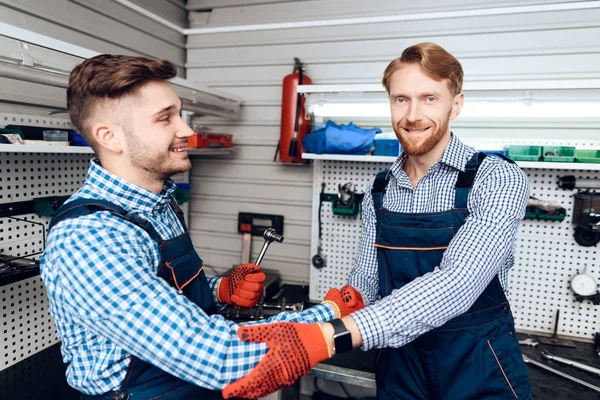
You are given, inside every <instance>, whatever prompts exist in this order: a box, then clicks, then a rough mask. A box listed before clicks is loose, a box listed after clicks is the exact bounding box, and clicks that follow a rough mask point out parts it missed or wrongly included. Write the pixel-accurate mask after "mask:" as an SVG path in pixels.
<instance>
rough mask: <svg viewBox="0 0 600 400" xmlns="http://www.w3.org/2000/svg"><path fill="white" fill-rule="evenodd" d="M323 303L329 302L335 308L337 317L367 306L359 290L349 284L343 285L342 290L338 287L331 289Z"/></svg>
mask: <svg viewBox="0 0 600 400" xmlns="http://www.w3.org/2000/svg"><path fill="white" fill-rule="evenodd" d="M323 303H329V304H330V305H331V306H332V307H333V308H334V311H335V314H336V317H337V318H343V317H345V316H346V315H348V314H350V313H353V312H354V311H358V310H360V309H362V308H364V307H365V304H364V303H363V301H362V296H361V295H360V293H359V292H358V290H356V289H354V288H353V287H352V286H348V285H346V286H344V287H342V290H341V291H340V290H338V289H336V288H332V289H329V291H328V292H327V295H326V296H325V299H324V300H323Z"/></svg>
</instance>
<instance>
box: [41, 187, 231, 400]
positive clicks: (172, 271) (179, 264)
mask: <svg viewBox="0 0 600 400" xmlns="http://www.w3.org/2000/svg"><path fill="white" fill-rule="evenodd" d="M171 208H172V209H173V210H174V211H175V213H176V214H177V218H178V219H179V221H180V222H181V224H182V226H183V228H184V233H183V234H182V235H179V236H177V237H175V238H173V239H168V240H163V239H162V238H161V237H160V235H159V234H158V232H157V231H156V230H155V229H154V227H153V226H152V224H150V222H148V221H147V220H145V219H143V218H141V217H139V216H137V215H134V214H131V213H128V212H127V211H126V210H125V209H123V208H122V207H120V206H118V205H116V204H112V203H110V202H108V201H103V200H92V199H78V200H74V201H72V202H69V203H66V204H64V205H63V206H62V207H61V208H60V209H59V210H58V211H57V213H56V215H55V216H54V218H53V219H52V222H51V224H50V228H51V227H52V226H54V225H56V224H57V223H58V222H60V221H63V220H65V219H69V218H76V217H79V216H82V215H87V214H91V213H94V212H98V211H110V212H111V213H112V214H114V215H116V216H118V217H120V218H123V219H125V220H127V221H129V222H131V223H132V224H134V225H136V226H138V227H140V228H142V229H143V230H144V231H146V233H147V234H148V235H149V236H150V238H152V239H153V240H154V241H156V243H158V248H159V252H160V265H159V266H158V272H157V275H158V276H159V277H161V278H162V279H164V280H165V281H167V282H168V283H169V285H170V286H172V287H174V288H176V289H178V290H181V291H182V292H183V294H184V295H185V296H186V297H187V298H188V299H190V300H191V301H193V302H194V303H195V304H196V305H198V306H199V307H200V308H202V309H203V310H204V311H205V312H206V313H207V314H209V315H211V314H214V313H215V312H216V311H217V308H216V305H215V302H214V300H213V296H212V293H211V291H210V288H209V285H208V281H207V280H206V275H205V274H204V270H203V268H202V266H203V265H202V260H201V259H200V257H199V256H198V254H197V253H196V250H195V249H194V247H193V245H192V240H191V238H190V234H189V232H188V229H187V226H186V224H185V220H184V217H183V213H182V212H181V209H180V208H179V207H178V206H177V203H176V202H175V200H173V199H171ZM82 398H83V399H102V400H104V399H115V400H128V399H132V400H136V399H139V400H143V399H161V400H180V399H220V398H222V397H221V395H220V392H218V391H212V390H208V389H204V388H201V387H199V386H196V385H193V384H191V383H189V382H187V381H184V380H181V379H179V378H176V377H174V376H172V375H169V374H167V373H166V372H164V371H163V370H161V369H159V368H157V367H155V366H154V365H151V364H149V363H147V362H145V361H142V360H141V359H139V358H137V357H135V356H131V361H130V363H129V368H128V369H127V374H126V375H125V379H124V380H123V383H122V385H121V388H120V389H119V390H113V391H110V392H107V393H104V394H102V395H97V396H90V395H83V396H82Z"/></svg>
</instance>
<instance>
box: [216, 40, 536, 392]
mask: <svg viewBox="0 0 600 400" xmlns="http://www.w3.org/2000/svg"><path fill="white" fill-rule="evenodd" d="M462 82H463V70H462V67H461V64H460V62H459V61H458V60H457V59H456V58H455V57H454V56H452V55H451V54H450V53H448V52H447V51H446V50H444V49H443V48H442V47H440V46H439V45H437V44H434V43H421V44H417V45H414V46H411V47H409V48H407V49H406V50H404V52H403V53H402V55H401V57H399V58H398V59H395V60H393V61H392V62H391V63H390V64H389V66H388V67H387V69H386V70H385V73H384V77H383V86H384V87H385V89H386V91H387V93H388V98H389V101H390V109H391V114H392V125H393V128H394V131H395V132H396V136H397V137H398V139H399V140H400V143H401V144H402V154H400V156H399V157H398V159H397V160H396V161H395V162H394V163H393V164H392V166H391V167H390V169H389V170H385V171H382V172H380V173H379V174H378V175H377V177H376V178H375V180H374V181H373V182H372V183H371V184H370V185H369V186H368V188H367V191H366V193H367V195H366V196H365V198H364V202H363V219H362V222H363V232H362V235H361V241H360V245H359V249H358V254H357V257H356V259H355V261H354V266H353V269H352V271H351V273H350V277H349V284H350V285H352V287H354V288H356V289H357V290H358V292H359V293H360V294H359V296H361V299H363V300H364V302H365V305H366V306H367V307H365V308H363V309H361V310H359V311H356V312H353V313H351V314H350V315H348V316H346V317H344V318H342V319H341V320H339V319H337V320H333V321H331V323H324V324H323V331H324V333H325V339H324V340H321V339H320V337H317V336H316V335H315V336H314V339H313V340H308V339H307V337H306V335H305V332H307V331H308V329H309V327H311V326H312V325H310V324H308V325H307V324H295V323H279V324H273V325H266V326H261V327H242V328H240V333H239V334H240V336H241V337H242V338H244V340H252V341H264V342H267V343H268V344H269V347H270V350H269V353H267V356H266V357H265V358H264V359H263V360H262V361H261V363H260V364H259V365H258V366H257V368H255V369H254V370H253V371H252V372H251V373H250V375H249V376H248V377H246V378H243V379H241V380H240V381H238V382H235V383H233V384H231V385H229V386H228V387H226V388H225V390H224V393H225V395H226V397H231V396H239V397H260V396H263V395H264V394H266V393H269V392H271V391H274V390H276V389H277V388H279V387H281V386H284V385H289V384H290V383H291V382H294V380H295V379H296V378H297V376H298V375H300V374H306V373H308V371H309V370H310V368H312V367H313V366H314V365H315V364H316V363H318V362H320V361H322V360H323V358H322V357H326V356H327V354H328V351H329V352H330V353H331V352H333V353H336V352H338V353H339V352H344V351H348V350H350V349H352V347H359V346H360V347H361V348H362V349H364V350H368V349H372V348H381V349H382V350H381V352H380V354H379V357H378V360H377V368H376V380H377V396H378V398H379V399H447V400H454V399H478V400H479V399H510V398H515V399H516V398H518V399H531V384H530V382H529V377H528V374H527V369H526V367H525V364H524V362H523V358H522V356H521V351H520V348H519V342H518V338H517V336H516V333H515V328H514V320H513V316H512V313H511V310H510V306H509V304H508V300H507V297H506V295H507V293H508V271H509V269H510V268H511V267H512V265H513V263H514V247H515V238H516V233H517V228H518V225H519V222H520V220H521V219H522V218H523V217H524V213H525V207H526V205H527V200H528V198H529V182H528V180H527V176H526V175H525V174H524V173H523V172H522V171H521V170H520V169H519V167H518V166H517V165H516V164H514V163H512V162H510V161H505V160H501V159H499V158H494V157H486V155H485V154H483V153H479V152H477V151H476V150H474V149H473V148H471V147H468V146H466V145H464V144H463V143H462V142H461V141H460V140H459V139H458V137H456V136H455V135H454V134H453V133H452V132H451V131H450V121H451V120H454V119H455V118H456V117H458V115H459V114H460V111H461V108H462V105H463V101H464V95H463V93H462ZM313 329H314V328H313ZM290 332H291V333H290ZM292 333H295V335H293V334H292ZM275 334H277V335H278V336H279V337H285V338H287V342H284V343H282V341H281V340H280V341H279V342H280V343H275V342H273V341H272V340H271V339H270V338H271V337H272V336H273V335H275ZM297 353H300V354H306V355H307V357H305V358H304V359H298V357H295V356H294V354H297ZM288 359H292V360H294V363H288V364H290V368H288V370H291V371H293V372H294V374H289V373H288V374H281V373H279V371H278V368H277V365H278V364H285V363H286V361H287V360H288ZM295 374H298V375H295ZM290 375H291V376H290Z"/></svg>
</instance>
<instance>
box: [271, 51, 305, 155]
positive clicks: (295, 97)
mask: <svg viewBox="0 0 600 400" xmlns="http://www.w3.org/2000/svg"><path fill="white" fill-rule="evenodd" d="M303 67H304V66H303V65H302V62H300V59H298V58H294V72H292V73H291V74H290V75H287V76H286V77H285V78H283V93H282V97H281V132H280V135H279V144H278V145H277V151H279V161H281V162H284V163H302V162H303V159H302V138H303V137H304V136H305V135H307V134H308V132H309V130H310V121H309V120H307V119H306V111H305V109H304V97H303V96H302V94H300V93H298V92H297V91H296V87H297V86H298V85H310V84H311V83H312V81H311V79H310V78H309V77H308V76H306V75H304V70H303ZM277 151H276V153H275V159H276V158H277Z"/></svg>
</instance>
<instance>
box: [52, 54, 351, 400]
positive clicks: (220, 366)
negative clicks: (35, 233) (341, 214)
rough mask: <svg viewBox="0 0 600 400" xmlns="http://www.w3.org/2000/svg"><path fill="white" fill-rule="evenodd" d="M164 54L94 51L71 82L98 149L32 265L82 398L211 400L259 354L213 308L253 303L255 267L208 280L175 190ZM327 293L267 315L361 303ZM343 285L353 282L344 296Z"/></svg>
mask: <svg viewBox="0 0 600 400" xmlns="http://www.w3.org/2000/svg"><path fill="white" fill-rule="evenodd" d="M175 75H176V69H175V67H174V66H173V64H171V63H170V62H168V61H165V60H157V59H151V58H145V57H131V56H113V55H100V56H96V57H93V58H91V59H88V60H86V61H84V62H83V63H81V64H80V65H79V66H77V67H76V68H75V69H74V70H73V71H72V72H71V76H70V79H69V87H68V90H67V106H68V109H69V115H70V117H71V121H72V123H73V124H74V126H75V127H76V129H77V130H78V131H79V132H80V133H81V134H82V135H83V136H84V137H85V139H86V140H87V141H88V143H89V144H90V145H91V146H92V148H93V149H94V151H95V152H96V154H97V156H98V158H97V159H93V160H92V161H91V163H90V167H89V170H88V174H87V177H86V180H85V183H84V184H83V186H82V187H81V188H80V189H79V190H78V191H77V192H76V193H75V194H74V195H73V196H71V198H70V199H69V200H68V201H67V202H66V203H65V204H64V205H63V207H61V209H59V210H58V211H57V214H56V216H55V217H54V218H53V220H52V222H51V224H50V232H49V235H48V241H47V246H46V251H45V252H44V255H43V257H42V260H41V265H40V268H41V275H42V279H43V280H44V283H45V285H46V289H47V293H48V297H49V304H50V312H51V314H52V316H53V317H54V321H55V324H56V328H57V332H58V336H59V338H60V339H61V342H62V343H61V351H62V354H63V359H64V361H65V362H66V363H67V364H68V367H67V380H68V382H69V384H70V385H71V386H72V387H74V388H75V389H77V390H79V391H80V392H81V393H82V394H83V398H84V399H121V400H127V399H129V398H133V399H152V398H160V399H164V400H175V399H191V398H194V399H203V398H215V397H216V398H220V393H219V392H218V390H220V389H222V388H223V387H224V386H225V385H226V384H228V383H231V382H233V381H235V380H236V379H239V378H241V377H243V376H245V375H247V374H248V373H249V372H250V371H251V370H252V369H253V368H254V367H255V366H256V364H257V362H258V361H260V359H261V358H262V357H263V356H264V354H265V353H266V350H267V347H266V346H265V345H264V344H262V343H259V344H255V343H247V342H243V341H241V340H240V339H239V338H238V336H237V334H236V332H237V330H238V325H236V324H235V323H233V322H230V321H227V320H225V319H224V318H223V317H222V316H220V315H218V314H216V312H217V306H218V305H219V304H221V305H222V304H231V305H237V306H241V307H253V306H254V305H256V303H257V301H258V299H259V297H260V294H261V293H262V290H263V282H264V280H265V275H264V273H263V272H262V271H261V270H260V267H259V266H257V265H252V264H246V265H240V266H238V267H236V268H235V269H234V271H233V272H232V274H231V275H230V276H228V277H225V278H207V277H206V275H205V273H204V270H203V262H202V260H201V259H200V257H199V256H198V254H197V253H196V251H195V249H194V246H193V244H192V241H191V239H190V235H189V232H188V230H187V227H186V225H185V221H184V219H183V215H182V213H181V211H180V210H179V208H178V207H177V204H176V202H175V200H174V199H173V197H172V193H173V191H174V189H175V184H174V182H173V181H172V180H171V179H170V178H169V177H170V176H171V175H173V174H176V173H180V172H184V171H188V170H189V169H190V166H191V163H190V160H189V158H188V156H187V153H186V147H187V138H188V137H190V136H191V135H192V134H193V131H192V130H191V129H190V128H189V126H188V125H187V124H186V123H185V121H183V119H182V118H181V116H180V111H181V101H180V100H179V98H178V97H177V96H176V94H175V92H174V90H173V89H172V88H171V86H170V85H169V83H168V80H169V79H171V78H173V77H175ZM348 290H349V289H343V290H342V291H340V290H337V289H332V290H331V291H330V293H329V294H328V297H327V298H326V300H327V303H326V304H323V305H318V306H315V307H313V308H311V309H309V310H307V311H305V312H303V313H301V314H298V313H284V314H280V315H279V316H276V317H274V318H273V319H272V320H281V321H303V322H311V323H315V322H320V321H326V320H329V319H331V318H334V317H340V316H343V315H346V314H348V313H349V312H350V311H353V310H356V309H358V307H357V306H356V305H357V304H359V305H360V304H362V303H357V302H356V301H355V302H354V307H350V306H346V305H345V303H344V302H343V301H342V293H346V294H347V292H348ZM350 294H352V292H350Z"/></svg>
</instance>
